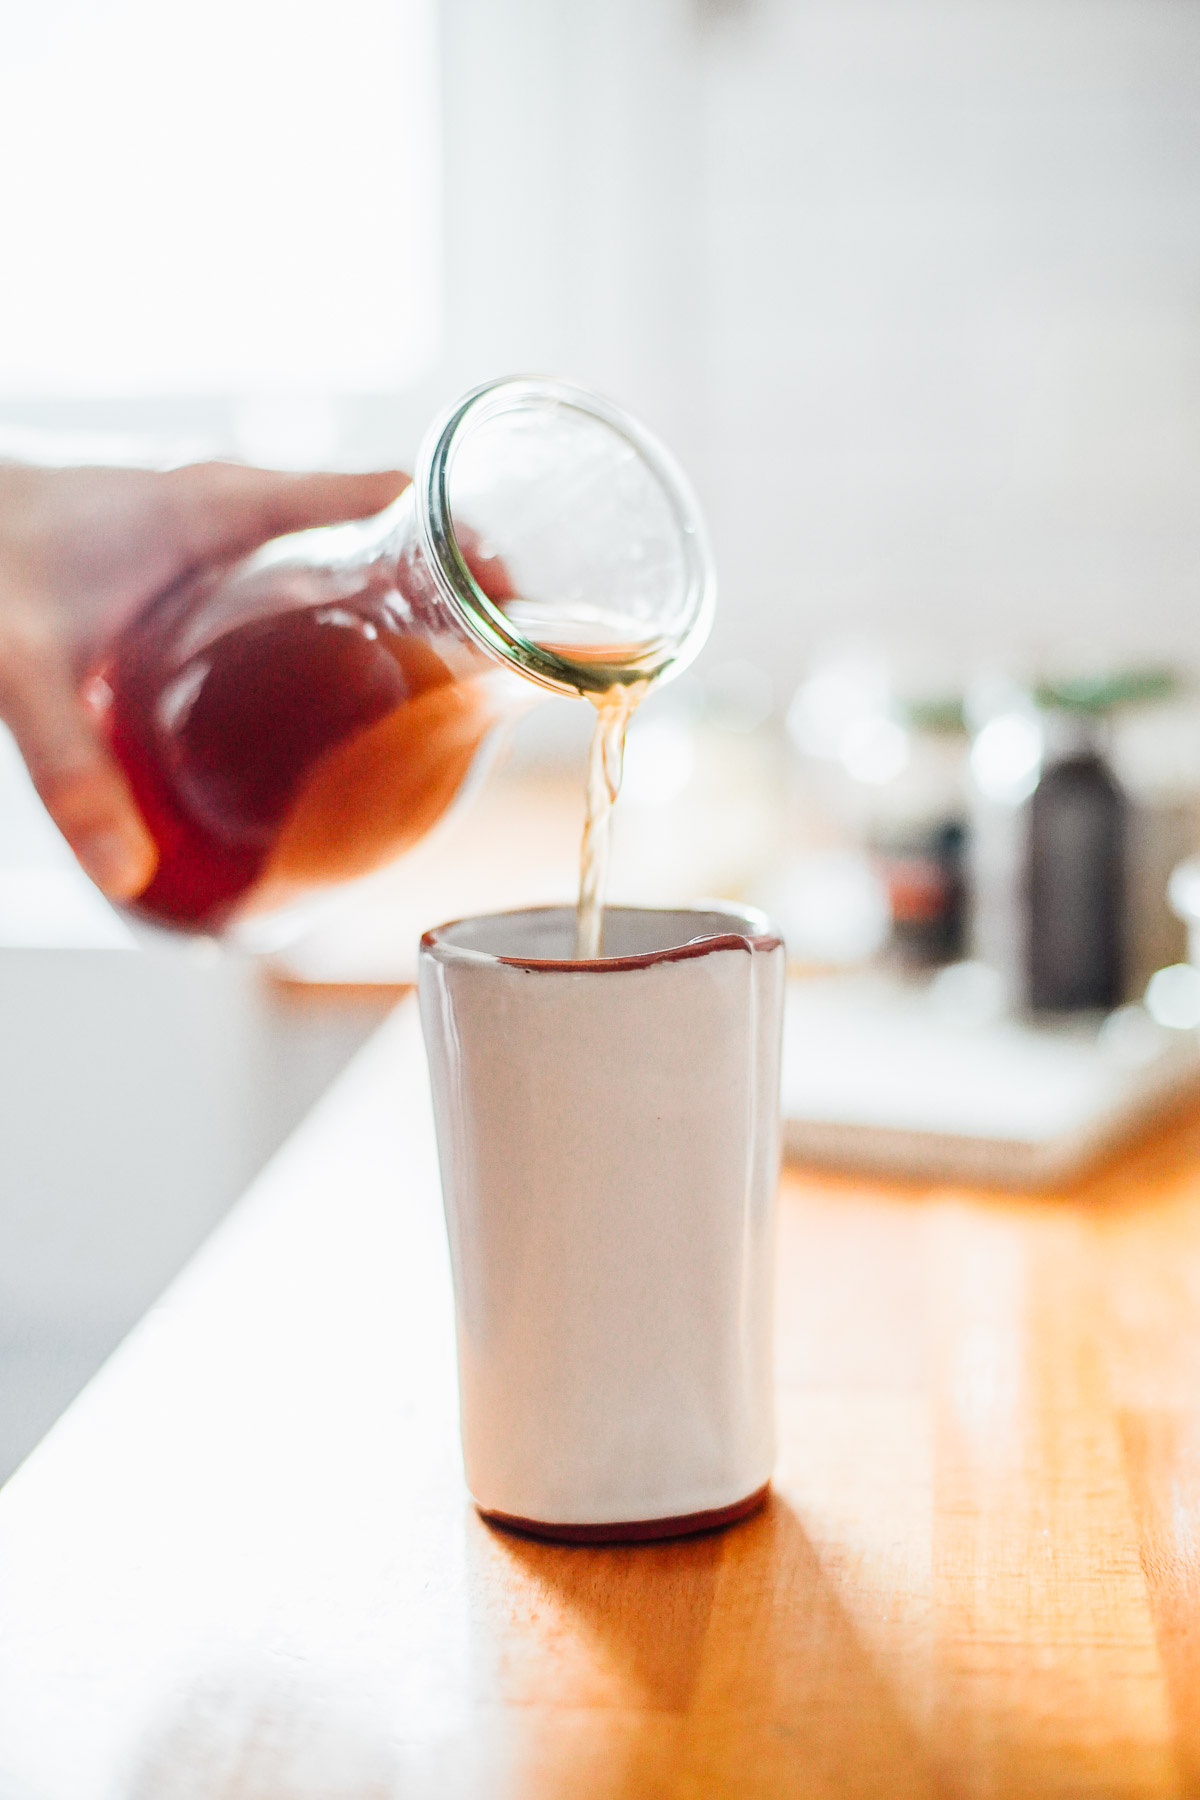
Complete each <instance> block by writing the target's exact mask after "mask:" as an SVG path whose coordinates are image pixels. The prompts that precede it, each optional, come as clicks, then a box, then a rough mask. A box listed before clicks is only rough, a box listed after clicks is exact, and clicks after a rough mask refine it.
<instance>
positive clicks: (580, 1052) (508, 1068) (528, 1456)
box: [420, 907, 785, 1542]
mask: <svg viewBox="0 0 1200 1800" xmlns="http://www.w3.org/2000/svg"><path fill="white" fill-rule="evenodd" d="M604 930H605V949H606V955H605V956H603V957H601V958H599V959H597V960H596V961H593V962H577V961H575V960H573V957H574V934H575V914H574V912H573V910H570V909H567V908H561V907H560V908H554V909H547V910H539V911H530V912H519V913H508V914H497V915H494V916H492V917H487V918H475V919H466V920H462V921H460V922H458V923H455V924H452V925H443V926H440V927H438V929H436V930H435V931H431V932H428V933H427V934H426V936H425V937H424V938H423V940H422V944H421V967H420V1000H421V1019H422V1025H423V1028H424V1033H425V1041H426V1046H427V1049H428V1053H429V1065H430V1075H431V1080H432V1086H433V1104H434V1116H435V1120H436V1125H437V1136H438V1150H439V1156H440V1161H441V1170H442V1189H443V1194H444V1197H445V1206H446V1222H447V1229H448V1232H449V1239H450V1256H451V1263H452V1267H453V1275H454V1291H455V1308H456V1317H457V1331H458V1367H459V1391H460V1396H461V1405H462V1436H463V1451H464V1458H465V1464H466V1476H467V1485H468V1487H469V1488H470V1491H471V1494H472V1497H473V1498H474V1500H475V1503H476V1505H477V1506H478V1507H479V1509H480V1511H481V1512H482V1513H484V1515H485V1516H487V1517H489V1518H492V1519H495V1520H497V1521H498V1522H500V1523H505V1524H509V1525H513V1526H517V1527H519V1528H521V1529H524V1530H526V1531H532V1532H535V1533H537V1534H539V1535H543V1536H548V1537H559V1538H566V1539H575V1540H583V1541H595V1542H600V1541H611V1540H617V1539H623V1538H643V1537H645V1538H649V1537H662V1536H668V1535H674V1534H676V1533H681V1532H686V1531H698V1530H705V1529H708V1528H709V1527H711V1526H714V1525H719V1524H725V1523H728V1522H729V1521H730V1520H732V1519H735V1518H740V1517H742V1516H743V1515H744V1514H746V1513H748V1512H750V1511H752V1510H753V1509H754V1507H755V1506H757V1505H758V1504H759V1503H760V1502H761V1500H762V1499H763V1497H764V1496H765V1494H766V1489H767V1483H768V1481H769V1479H770V1474H771V1467H772V1462H773V1459H774V1408H773V1393H772V1281H773V1253H774V1215H775V1193H776V1184H777V1175H778V1154H779V1152H778V1143H779V1137H778V1115H779V1046H780V1036H781V1029H782V1017H783V986H784V966H785V956H784V950H783V946H782V944H781V942H780V940H779V938H778V937H776V936H775V935H774V933H773V932H772V931H771V930H770V928H769V926H768V925H767V924H766V921H765V920H764V919H763V918H762V917H761V916H759V915H756V914H750V913H747V912H744V911H740V910H736V909H730V910H722V911H716V910H709V911H679V912H657V911H642V910H638V909H634V908H623V907H613V908H609V909H607V910H606V912H605V916H604Z"/></svg>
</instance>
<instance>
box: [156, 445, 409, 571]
mask: <svg viewBox="0 0 1200 1800" xmlns="http://www.w3.org/2000/svg"><path fill="white" fill-rule="evenodd" d="M164 480H165V481H167V482H170V483H171V485H172V488H173V490H174V492H173V508H172V512H173V516H174V519H175V522H176V528H177V530H178V533H179V537H180V550H181V551H182V553H183V556H184V557H185V559H186V560H187V561H188V562H189V563H191V564H203V563H205V562H209V561H212V560H213V559H215V558H220V557H226V556H241V555H244V554H245V553H246V552H247V551H249V550H254V549H256V548H257V547H258V545H259V544H264V543H266V541H267V539H268V538H273V537H282V536H283V534H284V533H285V532H289V531H307V530H308V529H309V528H310V527H311V526H314V525H337V524H340V523H342V521H343V520H346V519H365V518H368V517H369V516H370V515H371V514H372V513H377V512H381V511H382V510H383V508H384V507H385V506H390V505H391V503H392V501H393V500H394V499H395V498H396V496H397V495H398V494H402V493H403V492H404V490H405V488H406V487H407V486H408V485H409V477H408V476H407V475H404V474H401V472H400V471H399V470H398V469H385V470H381V471H378V472H375V473H372V474H364V475H320V474H318V475H291V474H283V473H280V472H279V471H278V470H275V469H250V468H246V467H245V466H244V465H243V464H241V463H220V462H212V463H192V464H190V465H188V466H186V467H184V468H181V469H172V470H171V471H170V472H169V473H168V474H167V475H166V476H165V477H164Z"/></svg>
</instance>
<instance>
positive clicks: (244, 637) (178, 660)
mask: <svg viewBox="0 0 1200 1800" xmlns="http://www.w3.org/2000/svg"><path fill="white" fill-rule="evenodd" d="M713 602H714V579H713V570H712V563H711V558H710V556H709V552H708V548H707V544H706V540H705V535H704V531H703V526H702V524H701V521H700V516H699V510H698V507H697V504H696V501H695V498H694V496H693V494H692V492H691V489H690V487H689V485H688V483H687V482H686V480H685V478H684V476H683V474H682V473H681V471H680V470H679V468H678V466H677V464H676V463H675V461H674V459H673V458H672V457H671V456H670V455H669V453H668V452H667V451H666V450H665V449H664V448H663V446H662V445H661V444H660V443H658V441H657V440H656V439H655V438H654V437H653V436H652V435H651V434H650V433H649V432H647V431H646V430H645V429H644V428H643V427H641V426H640V425H638V424H637V423H636V422H635V421H634V420H632V419H631V418H629V417H628V416H627V415H626V414H624V413H623V412H621V411H620V410H619V409H618V408H616V407H614V406H612V405H610V404H609V403H608V402H606V401H604V400H602V399H600V398H599V397H598V396H596V395H594V394H590V393H588V392H587V391H585V390H583V389H580V388H576V387H572V386H569V385H568V384H566V383H563V382H557V381H551V380H547V379H541V378H512V379H507V380H502V381H496V382H490V383H488V384H486V385H485V386H483V387H481V388H477V389H475V390H474V391H473V392H472V393H470V394H468V395H467V396H466V397H465V398H464V399H463V400H461V401H459V402H458V403H457V404H456V405H455V406H454V407H453V408H451V409H450V410H449V412H448V413H447V414H446V415H444V416H443V417H442V418H441V419H439V420H438V421H436V422H435V424H434V425H433V427H431V429H430V431H429V433H428V434H427V436H426V439H425V441H424V444H423V446H422V449H421V452H420V455H419V458H418V462H417V468H416V473H415V478H414V481H413V484H412V486H411V487H410V488H409V489H408V490H407V491H406V492H405V493H404V494H403V495H401V497H400V498H399V499H398V500H397V501H396V502H395V503H394V504H393V505H392V506H391V507H389V508H388V509H387V511H385V512H384V513H382V514H380V515H379V517H378V518H376V519H373V520H368V521H366V522H364V523H363V524H355V525H345V526H335V527H329V528H325V529H322V530H318V531H311V532H305V533H301V534H298V535H296V536H293V537H290V538H284V539H279V540H276V541H275V542H273V543H271V544H268V545H267V546H265V547H264V549H262V550H260V551H259V552H257V553H256V554H254V555H252V556H250V557H248V558H246V559H244V560H243V561H241V562H239V563H236V564H235V565H234V566H233V567H231V568H228V569H226V570H224V571H218V572H216V573H215V574H211V575H208V576H206V577H205V578H204V579H203V580H200V581H192V582H189V583H185V584H183V585H181V586H180V587H178V588H176V589H174V590H172V591H171V592H169V593H167V594H164V595H163V596H161V597H160V598H159V599H158V600H156V601H155V602H154V603H153V604H152V605H151V606H150V607H149V608H147V609H146V610H145V611H144V612H143V613H142V614H141V615H140V616H139V617H138V618H136V619H135V620H134V621H133V622H132V623H131V624H130V625H129V626H127V627H126V629H125V630H124V631H123V632H122V633H121V634H120V635H119V636H118V638H117V639H116V641H115V642H114V643H113V644H111V645H110V646H108V648H107V650H106V652H105V653H104V655H103V657H102V658H101V660H100V662H99V664H98V666H97V667H96V668H95V669H94V670H93V671H92V674H91V677H90V680H89V684H88V691H89V694H90V695H91V697H92V699H93V701H94V703H95V704H96V705H97V707H98V708H99V710H100V711H101V713H102V716H103V719H104V723H105V726H106V729H107V732H108V735H109V738H110V741H111V744H112V746H113V749H114V751H115V752H116V754H117V756H118V757H119V758H120V760H121V762H122V764H123V765H124V767H125V770H126V772H127V774H128V776H129V778H130V781H131V783H132V785H133V789H134V793H135V795H136V797H137V800H138V803H139V805H140V807H141V809H142V811H143V813H144V815H145V817H146V821H147V823H148V825H149V827H150V829H151V832H152V834H153V836H154V838H155V841H156V843H157V845H158V850H159V863H158V868H157V871H156V873H155V876H154V878H153V880H152V882H151V883H150V885H149V887H148V888H147V889H146V891H145V892H144V893H143V894H142V895H141V896H140V897H139V898H138V900H137V901H136V902H135V903H134V910H135V911H136V912H137V913H139V914H140V915H141V916H142V917H144V918H146V919H148V920H150V921H152V922H154V923H156V924H165V925H169V926H172V927H174V928H177V929H182V930H186V931H199V932H204V933H212V932H217V931H230V930H237V929H241V928H243V927H247V926H252V925H253V922H254V921H256V920H258V919H261V918H262V917H263V916H264V915H268V916H273V917H278V915H279V914H280V913H281V912H285V913H286V912H288V911H290V909H292V908H293V907H294V906H295V904H296V902H298V901H300V900H302V899H303V898H304V897H305V896H308V895H311V894H312V893H313V892H315V891H316V890H319V889H321V888H326V887H329V886H331V885H333V884H337V883H340V882H345V881H348V880H351V879H353V878H355V877H358V876H360V875H363V874H366V873H368V872H369V871H371V870H373V869H376V868H379V867H380V866H382V865H383V864H384V863H386V862H388V861H390V860H392V859H393V858H394V857H396V856H397V855H399V854H401V853H402V852H403V851H404V850H406V849H407V848H409V847H410V846H411V845H412V844H413V843H415V842H416V841H417V840H418V839H419V838H421V837H422V836H423V835H424V834H425V833H426V832H427V831H428V830H429V829H430V828H431V827H432V825H433V824H434V823H435V822H436V821H437V820H438V819H439V818H440V817H441V816H442V815H443V814H444V813H445V811H446V810H447V808H448V807H449V806H450V804H451V802H452V801H453V800H454V798H455V797H456V795H457V794H458V793H459V792H460V791H461V790H462V788H463V787H464V784H465V783H466V781H467V778H468V776H469V774H470V773H471V771H472V769H473V768H475V767H476V765H477V763H478V759H479V754H480V752H481V750H482V748H483V746H484V745H485V743H486V742H487V741H488V740H489V738H490V737H491V736H492V734H493V731H494V728H495V727H496V726H497V725H498V724H500V723H501V722H502V721H504V720H505V719H508V718H511V717H513V716H515V715H516V714H518V713H520V712H521V711H522V710H524V709H525V708H527V707H528V706H529V705H531V704H532V703H533V702H534V701H536V700H537V698H538V697H539V694H541V693H545V692H557V693H563V694H574V695H577V696H578V695H586V694H597V693H600V692H603V691H605V690H607V689H609V688H611V687H612V686H614V685H616V684H630V683H634V682H637V683H645V684H647V685H653V684H656V683H659V682H662V681H665V680H667V679H669V678H670V677H671V676H673V675H675V674H677V673H679V672H680V671H681V670H682V669H684V668H685V667H686V666H687V665H688V663H689V662H690V661H691V660H692V658H693V657H694V656H695V655H696V653H697V652H698V651H699V649H700V648H701V646H702V644H703V642H704V640H705V638H706V636H707V634H708V629H709V625H710V623H711V617H712V609H713Z"/></svg>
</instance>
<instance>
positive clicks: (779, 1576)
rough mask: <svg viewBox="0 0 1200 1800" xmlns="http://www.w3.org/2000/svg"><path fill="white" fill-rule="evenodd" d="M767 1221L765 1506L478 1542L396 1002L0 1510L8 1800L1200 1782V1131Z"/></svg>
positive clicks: (413, 1067)
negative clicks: (775, 1416)
mask: <svg viewBox="0 0 1200 1800" xmlns="http://www.w3.org/2000/svg"><path fill="white" fill-rule="evenodd" d="M166 1204H169V1195H168V1194H164V1205H166ZM781 1224H782V1230H781V1255H780V1294H779V1344H780V1355H779V1406H780V1421H781V1455H780V1461H779V1468H778V1473H777V1478H776V1483H775V1497H774V1499H773V1501H772V1502H771V1504H770V1506H769V1508H768V1510H767V1511H766V1512H765V1513H764V1514H763V1515H761V1516H760V1517H758V1518H756V1519H754V1520H752V1521H750V1522H748V1523H746V1524H743V1525H741V1526H738V1527H736V1528H734V1529H733V1530H731V1531H729V1532H727V1533H725V1534H723V1535H716V1536H711V1537H707V1538H701V1539H695V1540H692V1541H685V1542H680V1543H675V1544H665V1545H657V1546H647V1547H631V1548H622V1549H605V1550H594V1549H575V1548H560V1547H551V1546H548V1545H543V1544H537V1543H533V1542H530V1541H527V1540H523V1539H520V1538H516V1537H512V1536H505V1535H502V1534H501V1533H499V1532H497V1531H494V1530H492V1529H489V1528H488V1527H487V1526H485V1525H483V1524H482V1523H481V1522H480V1521H479V1519H478V1518H477V1517H476V1516H475V1515H474V1513H473V1512H472V1510H471V1508H470V1506H469V1504H468V1503H467V1501H466V1498H465V1495H464V1492H463V1489H462V1485H461V1475H460V1470H459V1464H458V1453H457V1442H456V1425H455V1418H454V1368H453V1343H452V1333H451V1315H450V1299H449V1286H448V1275H447V1269H446V1260H445V1250H444V1245H443V1240H442V1229H441V1221H440V1215H439V1202H438V1194H437V1182H436V1170H435V1163H434V1155H433V1146H432V1136H431V1130H430V1126H429V1121H428V1114H427V1104H426V1101H425V1096H424V1076H423V1070H422V1068H421V1062H420V1051H419V1044H418V1040H417V1035H416V1026H415V1017H414V1013H413V1011H412V1009H411V1007H410V1006H405V1007H402V1008H401V1009H400V1010H399V1011H398V1012H397V1014H396V1015H395V1016H394V1018H393V1019H392V1020H391V1021H389V1023H388V1024H387V1025H385V1026H384V1027H383V1029H382V1031H381V1032H380V1033H379V1034H378V1036H377V1037H376V1038H375V1039H374V1040H373V1041H372V1042H371V1043H370V1044H369V1045H368V1046H367V1047H366V1048H365V1050H364V1051H363V1052H361V1053H360V1055H359V1057H358V1058H357V1059H356V1061H355V1062H354V1063H353V1064H352V1065H351V1067H350V1069H349V1070H348V1071H347V1073H346V1074H345V1075H344V1076H343V1077H342V1079H341V1080H340V1082H339V1083H338V1084H337V1085H336V1086H335V1087H334V1089H332V1090H331V1092H330V1093H329V1094H328V1095H327V1096H326V1097H325V1099H324V1100H323V1101H321V1102H320V1103H319V1104H318V1106H317V1107H316V1108H315V1110H314V1111H313V1112H312V1114H311V1115H310V1116H309V1118H308V1119H307V1120H306V1122H305V1123H304V1125H303V1126H302V1127H301V1128H300V1130H299V1132H298V1133H297V1134H296V1135H295V1136H294V1137H293V1138H292V1139H291V1140H290V1141H289V1143H288V1144H287V1145H286V1146H285V1147H284V1149H283V1150H282V1151H281V1152H280V1153H279V1155H278V1156H277V1157H276V1158H275V1160H274V1161H273V1162H272V1163H271V1164H270V1165H269V1166H268V1168H267V1170H266V1171H265V1172H264V1174H263V1175H262V1176H261V1177H260V1178H259V1180H258V1182H257V1183H256V1184H255V1186H254V1187H253V1188H252V1189H251V1190H250V1193H249V1194H248V1195H247V1197H246V1199H245V1200H244V1201H243V1202H242V1203H241V1204H240V1205H239V1207H238V1208H237V1209H235V1212H234V1213H233V1214H232V1215H231V1216H230V1218H229V1219H228V1220H227V1221H226V1223H225V1224H224V1225H223V1226H222V1227H221V1228H220V1229H219V1230H218V1232H217V1234H216V1236H215V1237H214V1238H213V1239H212V1240H210V1242H209V1244H208V1245H207V1246H206V1247H205V1248H204V1249H203V1250H202V1251H201V1252H200V1254H199V1255H198V1256H197V1257H196V1259H195V1260H194V1262H193V1263H192V1264H191V1266H190V1267H189V1269H188V1270H187V1271H186V1272H185V1273H184V1275H183V1276H182V1277H181V1278H180V1280H179V1281H177V1282H176V1284H175V1285H174V1286H173V1287H172V1288H171V1289H170V1290H169V1291H168V1293H167V1295H166V1296H165V1298H164V1299H163V1301H162V1302H161V1303H160V1304H159V1305H158V1306H156V1307H155V1308H154V1309H153V1310H152V1311H151V1313H150V1314H149V1316H148V1317H147V1318H146V1319H145V1321H144V1322H143V1323H142V1325H141V1326H140V1327H139V1328H138V1329H137V1330H136V1331H135V1333H134V1334H133V1336H132V1337H131V1338H130V1339H129V1340H127V1342H126V1343H125V1345H124V1346H123V1347H122V1348H121V1349H120V1350H119V1351H118V1353H117V1354H116V1356H115V1357H114V1358H113V1360H112V1361H111V1362H110V1363H109V1364H108V1365H107V1367H106V1368H105V1369H104V1370H103V1371H102V1372H101V1374H100V1375H99V1376H98V1377H97V1379H96V1380H95V1381H94V1382H93V1383H92V1385H91V1386H90V1387H89V1388H88V1389H87V1390H86V1391H85V1392H84V1394H83V1395H82V1396H81V1398H80V1399H79V1400H78V1401H77V1402H76V1403H75V1405H74V1406H73V1407H72V1408H71V1409H70V1411H69V1412H68V1413H67V1414H66V1415H65V1417H64V1418H63V1419H62V1421H61V1422H60V1424H59V1425H58V1426H57V1427H56V1428H55V1430H54V1431H53V1432H52V1433H51V1435H50V1437H49V1438H48V1439H47V1440H46V1441H45V1443H44V1444H43V1445H42V1446H41V1448H40V1449H39V1450H38V1451H37V1452H36V1453H35V1454H34V1456H33V1457H32V1459H31V1460H30V1461H29V1462H28V1463H27V1464H26V1465H25V1466H24V1468H23V1469H22V1470H21V1471H20V1472H19V1473H18V1474H17V1476H16V1477H14V1479H13V1480H12V1482H11V1483H10V1484H9V1485H8V1486H7V1487H6V1488H5V1489H4V1490H3V1492H2V1493H0V1796H3V1800H101V1797H103V1800H199V1797H200V1796H203V1797H204V1800H268V1797H269V1800H335V1797H336V1800H392V1796H395V1797H396V1800H401V1797H404V1800H412V1797H414V1796H416V1797H421V1800H424V1797H426V1796H427V1797H429V1800H434V1797H435V1796H436V1797H437V1800H460V1797H462V1800H476V1797H478V1800H499V1797H502V1796H514V1797H518V1800H525V1797H528V1800H567V1797H568V1796H569V1797H570V1800H592V1797H599V1796H604V1797H606V1800H608V1797H615V1796H630V1797H637V1800H656V1797H659V1796H663V1797H665V1796H673V1797H679V1800H695V1797H696V1796H708V1795H712V1796H729V1797H732V1796H738V1797H741V1796H745V1797H747V1800H750V1797H754V1800H758V1797H760V1796H761V1797H766V1796H776V1795H789V1796H791V1795H795V1796H804V1797H805V1800H820V1797H821V1796H826V1795H828V1796H835V1795H836V1796H863V1797H864V1800H866V1797H870V1800H883V1797H890V1796H904V1797H907V1796H926V1795H928V1796H934V1795H937V1796H939V1797H940V1796H970V1797H975V1796H980V1797H983V1796H997V1797H999V1800H1026V1797H1027V1796H1043V1795H1045V1796H1051V1795H1054V1796H1067V1795H1070V1796H1083V1795H1096V1796H1105V1797H1106V1800H1107V1797H1115V1796H1134V1795H1137V1796H1143V1795H1144V1796H1151V1795H1153V1796H1159V1795H1164V1796H1165V1795H1182V1794H1195V1793H1200V1119H1197V1118H1195V1117H1192V1118H1191V1119H1185V1120H1184V1121H1182V1122H1179V1123H1176V1124H1175V1125H1174V1126H1172V1127H1171V1128H1170V1129H1168V1130H1166V1131H1165V1132H1164V1134H1163V1135H1161V1136H1160V1137H1159V1138H1158V1139H1157V1140H1156V1141H1155V1142H1154V1143H1153V1144H1151V1145H1149V1146H1148V1147H1145V1148H1143V1149H1142V1150H1141V1151H1140V1152H1137V1153H1135V1154H1134V1155H1133V1156H1132V1157H1130V1158H1127V1159H1126V1160H1125V1161H1124V1162H1123V1163H1122V1164H1120V1165H1119V1166H1118V1167H1116V1168H1115V1169H1113V1170H1111V1171H1110V1172H1109V1173H1107V1174H1106V1175H1103V1176H1101V1177H1098V1178H1097V1179H1095V1180H1094V1181H1092V1182H1091V1183H1090V1185H1088V1186H1087V1187H1086V1188H1084V1189H1080V1190H1079V1191H1077V1192H1076V1193H1074V1194H1072V1195H1069V1196H1062V1195H1047V1196H1043V1197H1039V1198H1036V1199H1034V1198H1031V1199H1027V1200H1014V1199H1012V1198H1008V1197H994V1196H990V1195H985V1194H982V1193H969V1192H959V1191H951V1190H948V1189H938V1190H934V1191H929V1190H926V1189H917V1188H913V1189H909V1190H900V1189H898V1188H895V1187H890V1186H886V1185H883V1184H871V1183H865V1182H857V1181H849V1180H832V1179H828V1178H819V1177H816V1176H810V1175H805V1174H797V1173H792V1174H789V1175H788V1177H787V1178H786V1180H785V1183H784V1194H783V1210H782V1221H781Z"/></svg>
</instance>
